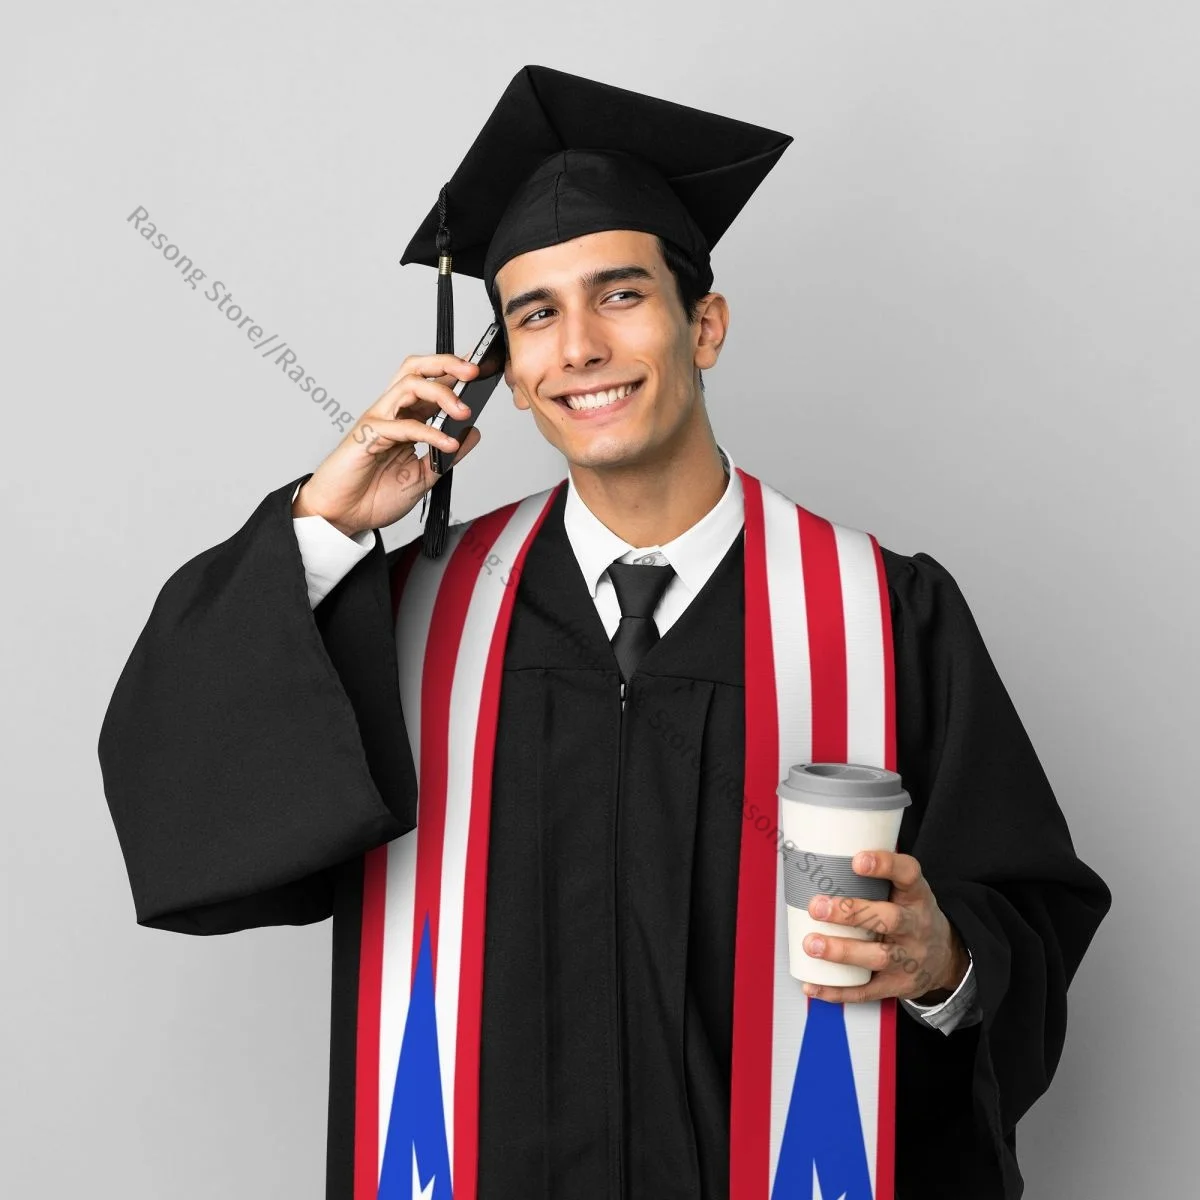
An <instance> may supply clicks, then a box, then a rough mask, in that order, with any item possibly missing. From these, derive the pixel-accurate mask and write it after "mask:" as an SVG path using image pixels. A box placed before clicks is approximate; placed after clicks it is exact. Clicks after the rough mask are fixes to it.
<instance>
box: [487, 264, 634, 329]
mask: <svg viewBox="0 0 1200 1200" xmlns="http://www.w3.org/2000/svg"><path fill="white" fill-rule="evenodd" d="M620 279H649V280H651V281H653V279H654V276H653V275H651V274H650V272H649V271H648V270H646V268H645V267H639V266H638V265H637V264H635V263H629V264H627V265H626V266H623V267H601V268H600V269H598V270H596V271H588V272H587V274H585V275H580V277H579V282H580V284H581V285H582V287H583V290H584V291H585V292H593V291H595V290H596V288H599V287H604V285H605V284H607V283H615V282H617V281H618V280H620ZM557 299H558V292H556V291H555V290H554V288H551V287H536V288H530V290H529V291H527V292H521V293H520V294H519V295H516V296H514V297H513V298H512V299H511V300H509V302H508V303H507V304H506V305H505V306H504V315H505V317H506V318H507V317H511V316H512V315H513V313H515V312H517V311H518V310H519V309H522V308H524V307H525V306H526V305H528V304H534V303H537V302H539V301H543V300H557Z"/></svg>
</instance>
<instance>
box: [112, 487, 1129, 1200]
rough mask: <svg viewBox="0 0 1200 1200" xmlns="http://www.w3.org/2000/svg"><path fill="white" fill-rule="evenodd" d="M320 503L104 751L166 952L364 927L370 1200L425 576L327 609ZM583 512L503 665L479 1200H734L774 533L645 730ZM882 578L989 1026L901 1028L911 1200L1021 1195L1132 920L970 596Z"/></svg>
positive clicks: (156, 635)
mask: <svg viewBox="0 0 1200 1200" xmlns="http://www.w3.org/2000/svg"><path fill="white" fill-rule="evenodd" d="M304 478H305V479H307V478H308V476H305V477H304ZM296 482H299V481H293V482H292V483H290V484H288V485H287V486H286V487H284V488H281V489H279V490H278V491H275V492H273V493H271V494H270V495H269V496H267V497H266V499H265V500H264V501H263V502H262V504H261V505H260V506H259V507H258V509H257V510H256V511H255V512H254V514H253V515H252V516H251V517H250V519H249V520H248V521H247V522H246V524H245V525H244V526H243V527H242V528H241V529H240V530H239V531H238V532H237V533H236V534H234V535H233V537H231V538H230V539H229V540H228V541H226V542H223V543H222V544H221V545H219V546H216V547H214V548H212V549H211V550H208V551H206V552H204V553H203V554H201V555H199V556H197V557H196V558H194V559H192V560H191V561H190V562H188V563H186V564H185V565H184V566H183V567H181V568H180V569H179V571H177V572H176V573H175V574H174V575H173V576H172V577H171V579H170V580H168V582H167V583H166V585H165V586H164V587H163V589H162V591H161V592H160V594H159V596H158V599H157V601H156V603H155V605H154V608H153V610H152V612H151V614H150V618H149V620H148V621H147V624H146V626H145V628H144V629H143V631H142V633H141V635H140V637H139V639H138V641H137V644H136V646H135V647H134V650H133V653H132V655H131V657H130V659H129V662H128V663H127V665H126V667H125V669H124V671H123V672H122V675H121V677H120V680H119V682H118V684H117V687H116V690H115V692H114V695H113V698H112V701H111V703H110V705H109V708H108V711H107V713H106V716H105V720H104V724H103V728H102V730H101V736H100V744H99V753H100V760H101V766H102V769H103V774H104V783H105V792H106V795H107V798H108V802H109V806H110V811H111V813H112V817H113V821H114V824H115V827H116V830H117V833H118V836H119V839H120V843H121V848H122V852H123V854H124V858H125V863H126V868H127V871H128V876H129V880H130V885H131V889H132V893H133V898H134V904H135V911H136V916H137V920H138V922H139V923H140V924H143V925H146V926H149V927H154V928H161V929H169V930H176V931H179V932H187V933H197V934H208V933H227V932H233V931H236V930H239V929H244V928H249V927H255V926H264V925H275V924H306V923H310V922H314V921H319V920H324V919H325V918H327V917H329V916H331V915H332V916H333V919H334V931H333V944H334V949H333V975H332V989H333V990H332V1028H331V1038H330V1086H329V1141H328V1159H327V1196H328V1197H329V1200H351V1198H352V1197H353V1196H354V1192H353V1187H352V1180H353V1152H354V1147H353V1108H354V1093H355V1018H356V1012H357V999H358V997H357V987H358V966H359V941H360V936H361V920H360V914H361V903H362V886H363V866H362V856H363V855H364V854H365V852H366V851H368V850H370V849H372V848H374V847H376V846H379V845H381V844H383V843H384V842H386V841H388V840H390V839H392V838H394V837H397V836H399V835H400V834H401V833H404V832H406V831H408V830H410V829H412V828H413V827H414V826H415V824H416V777H415V772H414V769H413V763H412V758H411V754H410V751H409V748H408V738H407V735H406V732H405V726H404V718H403V714H402V711H401V707H400V699H399V688H398V679H397V668H396V660H395V648H394V640H393V639H394V632H393V627H392V616H391V614H392V605H391V596H390V586H389V567H390V564H391V563H392V562H394V560H395V558H396V556H397V555H399V554H400V553H401V552H402V549H403V548H401V550H397V551H393V552H392V553H391V554H390V555H389V554H385V553H384V551H383V548H382V541H381V539H378V538H377V539H376V544H375V547H374V549H373V550H372V552H371V553H370V554H369V555H368V556H367V557H366V558H365V559H364V560H363V561H362V562H360V563H359V564H358V565H357V566H356V567H355V568H354V569H353V570H352V571H351V572H350V574H349V575H348V576H347V577H346V578H345V579H344V580H342V581H341V582H340V583H339V584H338V585H337V587H336V588H334V590H333V591H332V592H331V593H330V595H329V596H327V597H326V598H325V599H324V600H323V601H322V602H321V604H320V605H319V606H318V607H317V608H316V610H315V611H314V610H312V609H311V608H310V606H309V601H308V597H307V591H306V585H305V579H304V572H303V567H302V563H301V560H300V554H299V548H298V546H297V543H296V540H295V535H294V533H293V530H292V526H291V496H292V494H293V492H294V490H295V486H296ZM564 500H565V489H563V491H562V492H561V493H560V494H559V496H558V497H557V498H556V500H555V503H554V504H553V506H552V508H551V510H550V511H549V513H548V514H547V518H546V521H545V523H544V525H543V527H542V529H541V530H540V531H539V533H538V535H537V538H536V539H535V541H534V542H533V544H532V545H531V547H530V549H529V553H528V557H527V559H526V562H525V567H524V570H523V571H522V573H521V577H520V580H519V583H518V585H517V592H516V597H515V600H514V608H513V613H512V622H511V625H510V629H509V636H508V641H507V644H506V647H505V654H504V670H503V684H502V688H501V696H500V711H499V718H498V722H499V723H498V734H497V738H496V751H495V762H494V771H493V794H492V809H491V832H490V843H489V855H488V893H487V894H488V910H487V912H488V917H487V921H486V924H485V946H484V998H483V1018H482V1029H481V1046H480V1078H479V1106H480V1115H479V1173H478V1180H479V1196H480V1200H493V1198H506V1197H513V1196H521V1197H529V1198H530V1200H533V1198H537V1197H547V1198H549V1197H563V1196H571V1197H574V1198H579V1200H592V1198H595V1200H610V1198H611V1200H625V1197H629V1198H630V1200H635V1198H636V1200H640V1198H641V1197H648V1196H654V1197H656V1198H662V1200H666V1198H669V1197H679V1198H680V1200H683V1198H685V1197H687V1198H695V1197H704V1198H706V1200H716V1198H718V1197H726V1196H728V1194H729V1184H728V1171H729V1161H728V1146H729V1081H730V1059H731V1049H732V1013H733V961H734V930H735V924H736V896H737V878H738V863H739V851H740V838H741V836H742V826H743V815H742V793H741V780H742V769H743V763H744V754H745V746H744V697H743V679H744V674H743V667H744V663H743V654H744V638H743V633H744V631H743V613H744V606H743V597H742V590H743V583H742V580H743V560H742V553H743V537H742V536H739V537H738V538H737V539H736V540H735V541H734V543H733V545H732V546H731V547H730V549H729V551H728V553H727V554H726V556H725V558H724V559H723V560H722V562H721V564H720V565H719V566H718V568H717V570H716V571H715V572H714V573H713V576H712V577H711V578H710V579H709V581H708V583H707V584H706V585H705V586H704V588H703V589H702V590H701V592H700V593H699V595H697V596H696V597H695V598H694V599H693V600H692V602H691V604H690V605H689V606H688V608H687V609H686V610H685V611H684V613H683V614H682V615H681V617H680V618H679V620H678V621H677V622H676V623H675V624H674V625H673V626H672V627H671V628H670V629H669V630H668V631H667V633H666V634H665V635H664V636H663V637H662V639H661V640H660V641H659V642H658V644H657V645H656V646H654V647H653V649H652V650H651V651H649V653H648V654H647V655H646V657H645V658H644V659H643V660H642V662H641V664H640V665H639V668H638V671H637V673H636V674H635V676H634V677H633V679H632V680H631V681H630V685H629V689H628V700H627V705H626V709H625V711H624V713H622V710H621V704H620V700H619V688H618V684H619V672H618V669H617V664H616V660H615V657H614V656H613V653H612V650H611V647H610V645H609V643H608V639H607V636H606V634H605V631H604V627H603V623H602V622H601V620H600V617H599V615H598V613H597V612H596V609H595V606H594V602H593V600H592V598H591V596H590V595H589V593H588V591H587V588H586V585H585V584H584V581H583V579H582V576H581V574H580V572H579V569H578V565H577V563H576V562H575V559H574V556H573V553H572V551H571V547H570V543H569V541H568V539H567V537H566V533H565V530H564V528H563V524H562V510H563V502H564ZM881 552H882V556H883V560H884V565H885V570H886V575H887V581H888V597H889V602H890V608H891V616H892V627H893V642H894V654H895V687H896V733H897V769H898V770H899V772H900V774H901V777H902V779H903V781H904V785H905V787H906V788H907V790H908V792H909V794H910V795H911V797H912V801H913V803H912V805H911V806H910V807H909V808H908V809H906V810H905V815H904V819H903V823H902V825H901V830H900V837H899V846H898V848H899V849H900V850H901V851H903V852H906V853H910V854H913V855H915V856H916V857H917V859H918V860H919V861H920V862H921V865H922V868H923V870H924V872H925V875H926V877H927V878H928V879H929V881H930V884H931V886H932V888H933V891H934V894H935V895H936V897H937V899H938V902H939V904H940V905H941V907H942V909H943V911H944V912H945V913H946V915H947V917H948V919H949V920H950V921H951V923H952V924H953V925H954V926H955V927H956V929H957V930H958V931H959V933H960V935H961V936H962V938H963V941H964V942H965V944H966V945H967V946H968V947H969V948H970V949H971V952H972V954H973V956H974V971H975V973H976V976H977V986H978V989H979V997H980V1002H981V1005H982V1009H983V1021H982V1023H981V1024H977V1025H973V1026H968V1027H964V1028H961V1029H956V1030H955V1031H954V1032H953V1033H951V1034H950V1035H949V1036H948V1037H947V1036H945V1035H943V1034H942V1033H940V1032H938V1031H936V1030H934V1029H932V1028H929V1027H927V1026H925V1025H924V1024H923V1023H922V1022H920V1021H919V1020H918V1019H916V1018H914V1017H913V1016H912V1015H911V1014H906V1015H905V1016H902V1017H898V1019H897V1048H896V1055H897V1060H896V1107H897V1126H896V1196H897V1197H899V1198H900V1200H918V1198H925V1197H938V1196H947V1197H950V1196H953V1197H961V1196H965V1195H970V1196H972V1197H980V1198H984V1197H997V1198H1000V1197H1004V1198H1012V1197H1016V1196H1019V1195H1021V1193H1022V1187H1023V1184H1022V1180H1021V1176H1020V1172H1019V1170H1018V1167H1017V1161H1016V1138H1015V1127H1016V1123H1017V1121H1018V1119H1019V1118H1020V1117H1021V1115H1022V1114H1023V1113H1025V1112H1026V1111H1027V1110H1028V1109H1029V1107H1030V1106H1031V1105H1032V1104H1033V1102H1034V1101H1035V1100H1036V1099H1037V1098H1038V1097H1039V1096H1040V1095H1041V1094H1042V1093H1043V1092H1044V1091H1045V1090H1046V1088H1047V1087H1048V1085H1049V1082H1050V1079H1051V1078H1052V1076H1053V1073H1054V1070H1055V1067H1056V1065H1057V1063H1058V1059H1059V1057H1060V1054H1061V1051H1062V1045H1063V1039H1064V1035H1065V1028H1066V990H1067V986H1068V985H1069V983H1070V981H1071V978H1072V977H1073V975H1074V973H1075V970H1076V969H1077V967H1078V965H1079V962H1080V961H1081V959H1082V956H1083V954H1084V952H1085V951H1086V948H1087V946H1088V944H1089V942H1090V940H1091V938H1092V936H1093V934H1094V933H1095V930H1096V928H1097V926H1098V925H1099V923H1100V921H1101V920H1102V919H1103V916H1104V914H1105V913H1106V912H1107V911H1108V908H1109V906H1110V903H1111V894H1110V892H1109V890H1108V888H1107V887H1106V885H1105V884H1104V882H1103V881H1102V880H1101V879H1100V878H1099V876H1097V875H1096V873H1095V872H1094V871H1092V870H1091V869H1090V868H1089V867H1088V866H1086V865H1085V864H1084V863H1083V862H1082V861H1080V859H1079V858H1078V856H1077V855H1076V854H1075V852H1074V848H1073V846H1072V843H1071V838H1070V833H1069V831H1068V829H1067V826H1066V822H1065V820H1064V818H1063V815H1062V812H1061V810H1060V809H1059V807H1058V804H1057V802H1056V800H1055V798H1054V795H1053V792H1052V790H1051V788H1050V785H1049V783H1048V781H1047V779H1046V777H1045V774H1044V772H1043V770H1042V768H1041V765H1040V763H1039V761H1038V759H1037V755H1036V753H1035V751H1034V749H1033V747H1032V745H1031V744H1030V742H1029V739H1028V737H1027V735H1026V734H1025V731H1024V729H1023V728H1022V726H1021V723H1020V720H1019V718H1018V716H1017V714H1016V712H1015V710H1014V708H1013V706H1012V703H1011V700H1010V699H1009V697H1008V694H1007V692H1006V690H1005V688H1004V686H1003V683H1002V682H1001V680H1000V678H999V676H998V675H997V673H996V671H995V668H994V666H993V664H992V662H991V659H990V656H989V655H988V652H987V650H986V648H985V646H984V644H983V641H982V639H981V637H980V635H979V631H978V629H977V627H976V625H975V623H974V620H973V619H972V617H971V614H970V611H969V609H968V607H967V605H966V602H965V600H964V599H963V597H962V594H961V592H960V591H959V589H958V587H957V585H956V584H955V582H954V580H953V578H952V577H951V576H950V574H949V573H948V572H947V571H946V570H945V569H944V568H943V567H942V566H941V565H940V564H938V563H937V562H936V561H935V560H934V559H932V558H931V557H929V556H928V555H926V554H916V555H913V556H911V557H910V556H905V555H899V554H895V553H893V552H892V551H890V550H888V549H886V548H883V547H881ZM664 729H667V730H668V731H669V734H673V733H674V732H675V731H678V732H679V733H680V734H681V735H682V737H683V738H684V739H685V744H687V745H688V746H690V747H694V748H695V749H696V751H697V753H696V754H695V755H691V754H689V755H682V754H680V753H679V752H678V751H677V750H676V749H673V748H672V741H673V740H674V745H676V746H677V745H678V744H680V743H679V742H678V740H675V739H673V738H672V737H671V736H669V735H665V734H664ZM901 1007H902V1006H901ZM734 1200H738V1198H734Z"/></svg>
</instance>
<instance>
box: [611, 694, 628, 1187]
mask: <svg viewBox="0 0 1200 1200" xmlns="http://www.w3.org/2000/svg"><path fill="white" fill-rule="evenodd" d="M618 703H619V705H620V715H619V717H618V721H619V724H618V743H617V744H618V752H617V797H616V811H615V813H614V816H613V984H614V986H615V988H616V1011H617V1020H616V1050H617V1200H625V1049H624V1038H623V1036H622V1032H621V1029H622V1021H621V1018H622V1011H621V1009H622V1005H621V937H620V929H621V899H620V890H619V886H618V882H619V879H620V836H619V830H620V821H621V775H622V773H623V771H624V768H625V703H626V688H625V683H624V682H622V683H621V684H620V694H619V700H618Z"/></svg>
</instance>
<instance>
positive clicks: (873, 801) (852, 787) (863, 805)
mask: <svg viewBox="0 0 1200 1200" xmlns="http://www.w3.org/2000/svg"><path fill="white" fill-rule="evenodd" d="M777 792H778V795H779V797H780V798H781V799H783V800H803V801H804V803H806V804H826V805H829V806H831V807H834V808H858V809H890V808H905V807H907V806H908V805H910V804H911V803H912V797H911V796H910V795H909V794H908V792H906V791H905V790H904V788H903V787H901V786H900V776H899V775H898V774H897V773H896V772H895V771H888V770H885V769H884V768H883V767H871V766H867V765H866V764H865V763H795V764H793V765H792V766H791V767H789V768H788V775H787V778H786V779H785V780H783V782H782V783H780V785H779V788H778V789H777Z"/></svg>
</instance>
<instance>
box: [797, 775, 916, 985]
mask: <svg viewBox="0 0 1200 1200" xmlns="http://www.w3.org/2000/svg"><path fill="white" fill-rule="evenodd" d="M777 794H778V796H779V801H780V803H779V808H780V816H781V821H780V824H781V826H782V829H783V838H784V843H783V882H784V900H785V903H786V905H787V922H788V965H789V970H790V972H791V975H792V977H793V978H794V979H799V980H801V981H803V982H804V983H817V984H831V985H833V986H835V987H854V986H857V985H860V984H864V983H867V982H868V981H869V980H870V978H871V974H872V972H871V969H870V968H869V967H861V966H857V965H855V964H853V963H838V962H829V961H828V960H827V959H823V958H814V957H813V956H812V955H811V954H809V953H808V951H807V950H805V949H804V939H805V937H806V936H807V935H808V934H810V933H820V934H822V935H825V936H830V937H842V938H857V939H859V940H861V941H877V940H878V937H879V935H878V934H877V933H875V932H874V931H873V930H871V929H868V928H864V927H861V926H855V925H843V924H835V923H834V922H831V921H818V920H817V919H816V918H815V917H812V916H810V915H809V912H808V905H809V902H810V901H811V900H812V898H813V897H814V896H818V895H826V896H828V897H829V898H830V899H831V900H832V901H833V903H834V905H837V904H838V903H839V902H840V901H843V900H844V898H847V897H849V898H852V899H854V900H856V901H858V902H859V904H861V902H862V901H871V900H887V898H888V896H889V895H890V894H891V880H888V879H876V878H872V877H871V876H867V875H859V874H858V873H857V872H856V871H855V870H854V868H853V867H852V866H851V862H852V860H853V858H854V856H855V855H856V854H858V853H859V852H860V851H863V850H895V849H896V842H897V839H898V838H899V836H900V821H901V819H902V818H903V816H904V810H905V808H906V807H907V806H908V805H910V804H911V803H912V799H911V797H910V796H909V794H908V793H907V792H906V791H905V790H904V788H903V787H901V786H900V776H899V775H898V774H897V773H896V772H895V771H887V770H884V769H883V768H882V767H871V766H866V765H864V764H862V763H799V764H797V765H795V766H793V767H791V768H790V769H789V770H788V774H787V778H786V779H784V780H783V781H782V782H781V783H780V785H779V788H778V790H777ZM847 907H849V905H848V904H847ZM855 907H858V905H857V904H856V905H855ZM835 911H836V909H835Z"/></svg>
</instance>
